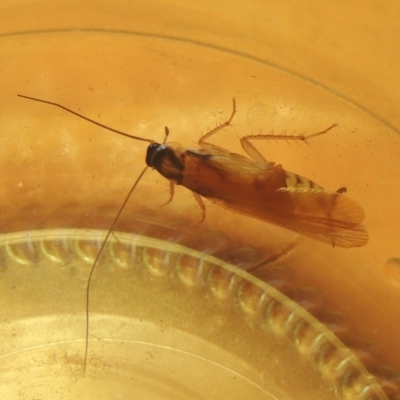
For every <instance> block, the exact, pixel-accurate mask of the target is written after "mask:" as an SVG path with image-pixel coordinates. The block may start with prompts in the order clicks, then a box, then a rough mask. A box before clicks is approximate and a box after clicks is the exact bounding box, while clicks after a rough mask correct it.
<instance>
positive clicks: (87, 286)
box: [17, 94, 169, 372]
mask: <svg viewBox="0 0 400 400" xmlns="http://www.w3.org/2000/svg"><path fill="white" fill-rule="evenodd" d="M17 96H18V97H22V98H24V99H28V100H33V101H37V102H39V103H44V104H48V105H51V106H55V107H58V108H61V109H62V110H64V111H67V112H69V113H70V114H73V115H75V116H77V117H79V118H82V119H84V120H86V121H88V122H90V123H92V124H94V125H97V126H99V127H101V128H104V129H107V130H109V131H111V132H114V133H117V134H118V135H122V136H125V137H128V138H130V139H136V140H140V141H143V142H148V143H155V141H154V140H152V139H147V138H142V137H139V136H135V135H130V134H129V133H125V132H122V131H119V130H117V129H114V128H111V127H109V126H107V125H104V124H102V123H100V122H98V121H95V120H93V119H91V118H89V117H86V116H85V115H83V114H80V113H78V112H76V111H74V110H71V109H70V108H68V107H65V106H63V105H62V104H59V103H56V102H52V101H48V100H43V99H39V98H36V97H31V96H25V95H22V94H17ZM168 135H169V129H168V127H165V136H164V141H163V143H165V142H166V140H167V138H168ZM147 169H148V167H147V166H146V167H145V168H143V170H142V172H141V173H140V174H139V176H138V177H137V178H136V180H135V182H134V184H133V185H132V187H131V189H130V190H129V192H128V194H127V195H126V197H125V199H124V201H123V203H122V205H121V207H120V209H119V210H118V213H117V215H116V216H115V218H114V220H113V222H112V224H111V226H110V228H109V229H108V231H107V234H106V236H105V238H104V240H103V243H102V244H101V246H100V250H99V252H98V253H97V256H96V258H95V260H94V263H93V265H92V268H91V269H90V272H89V277H88V280H87V284H86V332H85V354H84V360H83V371H84V372H86V366H87V359H88V350H89V330H90V319H89V314H90V285H91V282H92V277H93V273H94V270H95V268H96V266H97V264H98V261H99V259H100V257H101V255H102V253H103V250H104V248H105V246H106V244H107V241H108V239H109V237H110V235H111V234H112V232H113V230H114V228H115V226H116V224H117V222H118V220H119V218H120V216H121V214H122V211H123V210H124V208H125V206H126V204H127V203H128V201H129V199H130V197H131V195H132V193H133V191H134V190H135V189H136V187H137V185H138V184H139V182H140V180H141V179H142V178H143V176H144V174H145V173H146V171H147Z"/></svg>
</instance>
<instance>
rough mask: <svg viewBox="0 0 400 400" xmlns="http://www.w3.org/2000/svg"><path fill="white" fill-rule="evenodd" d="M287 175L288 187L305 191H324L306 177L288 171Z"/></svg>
mask: <svg viewBox="0 0 400 400" xmlns="http://www.w3.org/2000/svg"><path fill="white" fill-rule="evenodd" d="M285 175H286V186H287V187H296V188H303V189H323V188H322V187H321V186H320V185H317V184H316V183H315V182H313V181H311V180H310V179H307V178H304V176H300V175H297V174H295V173H293V172H288V171H285Z"/></svg>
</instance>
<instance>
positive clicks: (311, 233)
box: [211, 188, 368, 247]
mask: <svg viewBox="0 0 400 400" xmlns="http://www.w3.org/2000/svg"><path fill="white" fill-rule="evenodd" d="M264 195H265V196H266V198H265V202H264V204H260V202H259V201H257V200H253V201H252V198H251V197H250V196H249V197H248V198H247V202H235V201H233V202H230V201H226V199H224V200H222V199H215V198H213V199H211V200H212V201H213V202H214V203H216V204H219V205H221V206H223V207H225V208H228V209H231V210H234V211H237V212H239V213H241V214H245V215H248V216H251V217H254V218H257V219H260V220H263V221H267V222H270V223H272V224H275V225H278V226H282V227H284V228H287V229H290V230H292V231H294V232H298V233H300V234H302V235H305V236H308V237H311V238H313V239H316V240H319V241H322V242H325V243H328V244H331V245H332V246H338V247H361V246H364V245H365V244H367V242H368V233H367V231H366V230H365V227H364V226H363V225H361V223H362V221H363V220H364V211H363V209H362V208H361V207H360V206H359V205H358V204H357V203H356V202H355V201H353V200H351V199H350V198H348V197H347V196H346V195H344V194H340V193H337V192H327V191H325V190H321V189H302V188H281V189H278V190H276V191H271V190H268V191H264Z"/></svg>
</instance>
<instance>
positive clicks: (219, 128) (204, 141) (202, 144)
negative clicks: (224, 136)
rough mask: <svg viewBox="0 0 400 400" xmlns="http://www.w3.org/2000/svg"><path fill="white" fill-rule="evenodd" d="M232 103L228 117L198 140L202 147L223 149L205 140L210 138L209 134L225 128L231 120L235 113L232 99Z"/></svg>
mask: <svg viewBox="0 0 400 400" xmlns="http://www.w3.org/2000/svg"><path fill="white" fill-rule="evenodd" d="M232 104H233V108H232V113H231V115H230V117H229V118H228V119H227V120H226V121H225V122H224V123H223V124H221V125H218V126H217V127H216V128H214V129H212V130H211V131H210V132H208V133H206V134H205V135H204V136H202V137H201V138H200V140H199V142H198V144H199V146H200V147H202V148H203V149H204V148H213V149H220V150H223V151H225V150H224V149H222V148H221V147H218V146H216V145H213V144H210V143H207V142H206V140H208V139H210V137H211V136H214V135H215V134H216V133H217V132H219V131H220V130H221V129H224V128H226V127H227V126H229V125H230V124H231V122H232V120H233V117H234V116H235V114H236V111H237V110H236V100H235V99H232Z"/></svg>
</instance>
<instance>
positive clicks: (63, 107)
mask: <svg viewBox="0 0 400 400" xmlns="http://www.w3.org/2000/svg"><path fill="white" fill-rule="evenodd" d="M17 96H18V97H22V98H24V99H28V100H33V101H37V102H39V103H44V104H49V105H51V106H55V107H58V108H61V109H62V110H64V111H67V112H69V113H70V114H73V115H76V116H77V117H79V118H82V119H84V120H86V121H88V122H91V123H92V124H95V125H97V126H100V127H101V128H104V129H107V130H109V131H111V132H114V133H117V134H118V135H122V136H125V137H128V138H131V139H136V140H140V141H142V142H148V143H154V140H152V139H147V138H142V137H140V136H135V135H130V134H129V133H126V132H122V131H119V130H118V129H114V128H111V127H110V126H107V125H104V124H102V123H101V122H98V121H95V120H94V119H91V118H89V117H86V116H85V115H83V114H79V113H78V112H76V111H74V110H71V109H70V108H68V107H65V106H63V105H62V104H59V103H55V102H53V101H48V100H42V99H38V98H36V97H31V96H25V95H23V94H17Z"/></svg>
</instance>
